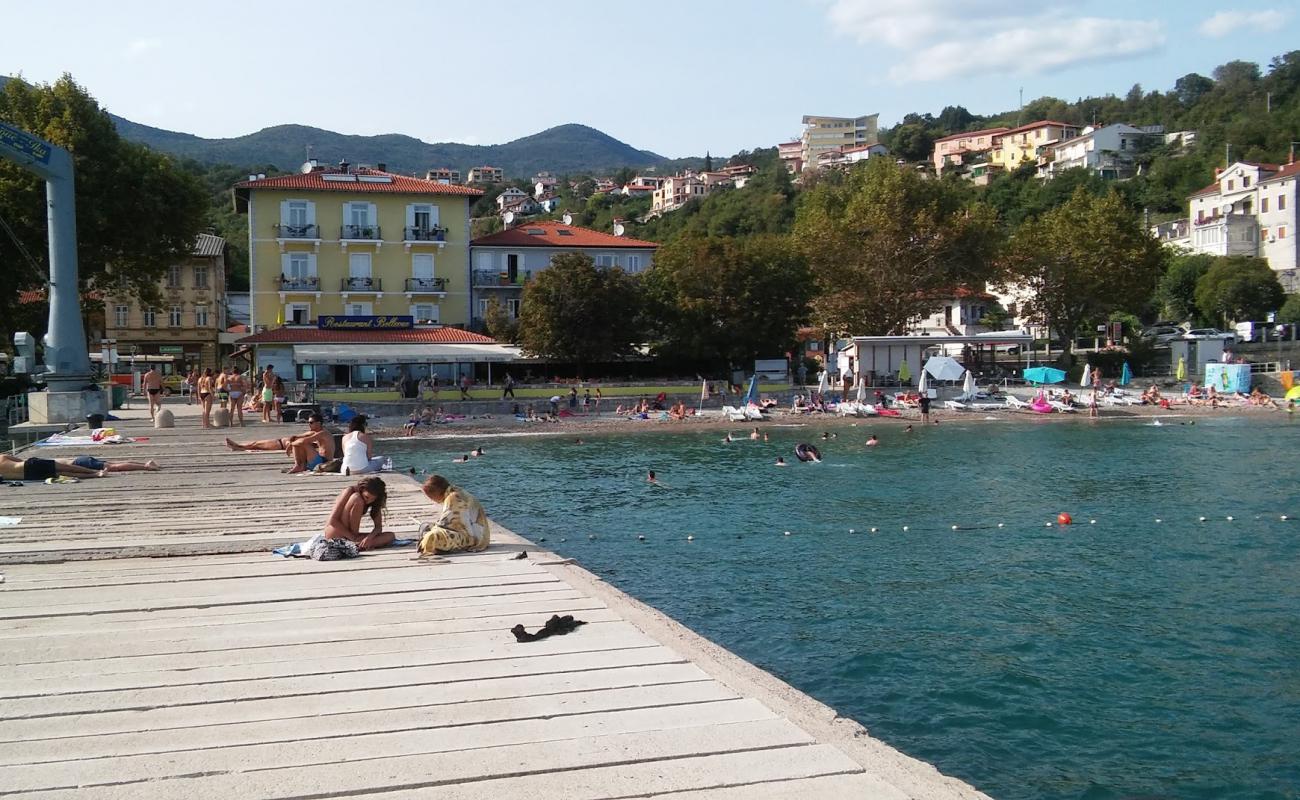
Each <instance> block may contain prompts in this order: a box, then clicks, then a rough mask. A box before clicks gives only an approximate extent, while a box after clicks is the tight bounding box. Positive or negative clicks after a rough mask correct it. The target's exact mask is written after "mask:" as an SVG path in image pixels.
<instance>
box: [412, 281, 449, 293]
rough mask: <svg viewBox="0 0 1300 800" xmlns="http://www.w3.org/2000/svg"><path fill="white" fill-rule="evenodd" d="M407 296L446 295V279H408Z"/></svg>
mask: <svg viewBox="0 0 1300 800" xmlns="http://www.w3.org/2000/svg"><path fill="white" fill-rule="evenodd" d="M406 293H407V294H446V293H447V279H446V278H407V279H406Z"/></svg>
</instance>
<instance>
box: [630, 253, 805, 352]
mask: <svg viewBox="0 0 1300 800" xmlns="http://www.w3.org/2000/svg"><path fill="white" fill-rule="evenodd" d="M811 286H812V282H811V280H810V279H809V275H808V269H807V266H806V265H805V264H804V260H803V257H802V255H801V254H800V253H799V252H798V251H797V250H796V249H795V248H794V247H793V246H791V243H790V242H789V240H788V239H787V238H786V237H782V236H773V235H771V234H762V235H758V236H752V237H749V238H746V239H733V238H729V237H703V236H694V235H693V236H687V237H683V238H681V239H678V240H676V241H675V242H673V243H672V244H669V245H667V246H665V247H663V248H661V249H660V250H659V252H658V253H657V254H656V255H655V265H654V268H653V269H652V270H650V271H649V272H648V273H647V274H646V294H647V298H648V303H649V307H650V309H651V313H650V316H651V317H652V318H653V319H654V320H655V322H654V323H653V328H654V331H653V333H652V336H653V341H654V344H655V352H656V354H657V355H659V356H661V357H664V358H667V359H685V360H697V361H710V362H714V363H718V364H724V363H725V364H726V365H728V366H739V365H744V364H748V363H750V362H751V361H753V359H755V358H762V357H771V356H774V355H776V356H779V355H780V354H782V353H785V352H786V351H788V350H789V349H790V348H791V347H792V346H793V345H794V334H795V330H796V329H797V328H798V326H799V325H800V324H801V323H803V322H804V320H805V319H806V318H807V315H808V299H809V294H810V291H811Z"/></svg>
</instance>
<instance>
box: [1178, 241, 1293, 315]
mask: <svg viewBox="0 0 1300 800" xmlns="http://www.w3.org/2000/svg"><path fill="white" fill-rule="evenodd" d="M1285 301H1286V293H1285V292H1284V291H1283V290H1282V284H1281V283H1279V282H1278V280H1277V273H1275V272H1274V271H1273V270H1272V269H1271V268H1270V267H1269V265H1268V261H1266V260H1265V259H1262V258H1255V257H1253V256H1228V257H1226V258H1216V259H1214V263H1213V264H1212V265H1211V266H1210V268H1209V269H1208V270H1206V272H1205V274H1204V275H1203V276H1201V279H1200V280H1199V281H1197V283H1196V305H1197V307H1198V308H1200V309H1201V310H1202V311H1203V312H1204V313H1205V314H1206V315H1207V316H1213V317H1214V318H1215V319H1217V320H1218V321H1219V322H1228V321H1245V320H1258V319H1264V317H1265V316H1266V315H1267V314H1268V313H1269V312H1270V311H1277V310H1278V308H1280V307H1281V306H1282V304H1283V303H1284V302H1285Z"/></svg>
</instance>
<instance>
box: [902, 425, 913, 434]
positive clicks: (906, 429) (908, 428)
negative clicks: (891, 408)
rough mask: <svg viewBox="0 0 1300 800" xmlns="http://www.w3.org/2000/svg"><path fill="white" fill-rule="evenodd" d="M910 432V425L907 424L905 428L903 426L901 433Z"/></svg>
mask: <svg viewBox="0 0 1300 800" xmlns="http://www.w3.org/2000/svg"><path fill="white" fill-rule="evenodd" d="M911 432H912V426H911V425H908V426H907V427H906V428H903V433H911Z"/></svg>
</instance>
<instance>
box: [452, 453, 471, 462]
mask: <svg viewBox="0 0 1300 800" xmlns="http://www.w3.org/2000/svg"><path fill="white" fill-rule="evenodd" d="M466 461H469V453H466V454H465V455H463V456H461V457H460V458H453V459H452V460H451V463H453V464H464V463H465V462H466Z"/></svg>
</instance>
